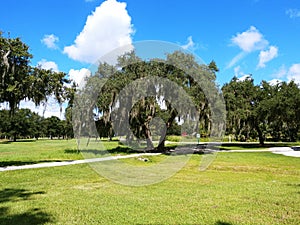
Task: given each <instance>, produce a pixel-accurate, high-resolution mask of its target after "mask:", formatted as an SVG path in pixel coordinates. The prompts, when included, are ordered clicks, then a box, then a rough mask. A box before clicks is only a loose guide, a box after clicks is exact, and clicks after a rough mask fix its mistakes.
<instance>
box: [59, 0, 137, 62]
mask: <svg viewBox="0 0 300 225" xmlns="http://www.w3.org/2000/svg"><path fill="white" fill-rule="evenodd" d="M133 32H134V31H133V25H132V24H131V17H130V16H129V14H128V12H127V10H126V3H123V2H122V3H121V2H118V1H116V0H107V1H105V2H103V3H102V4H101V5H100V6H98V7H97V8H96V9H95V11H94V12H93V13H92V14H91V15H89V16H88V17H87V20H86V23H85V26H84V28H83V30H82V31H81V32H80V34H79V35H78V36H77V37H76V39H75V41H74V44H73V45H70V46H66V47H65V48H64V53H65V54H67V55H68V56H69V57H70V58H72V59H74V60H77V61H81V62H87V63H94V62H96V61H97V60H99V58H100V57H101V56H103V55H105V54H106V53H109V52H110V51H112V50H114V49H116V48H118V47H121V46H125V45H128V48H127V49H126V50H127V51H128V50H130V49H131V44H132V39H131V35H132V34H133Z"/></svg>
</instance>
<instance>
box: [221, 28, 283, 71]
mask: <svg viewBox="0 0 300 225" xmlns="http://www.w3.org/2000/svg"><path fill="white" fill-rule="evenodd" d="M231 45H233V46H237V47H239V48H240V49H241V52H240V53H239V54H237V55H236V56H235V57H234V58H232V59H231V61H230V62H229V63H228V64H227V66H226V69H229V68H231V67H233V66H234V65H235V64H237V63H238V62H239V61H240V60H242V59H243V58H244V57H245V56H247V55H248V54H250V53H252V52H255V51H260V54H259V63H258V66H257V67H258V68H263V67H265V66H266V65H265V64H266V63H267V62H269V61H271V60H272V59H274V58H275V57H277V56H278V48H277V47H275V46H269V42H268V41H267V40H266V39H265V38H264V36H263V34H262V33H261V32H260V31H259V30H258V29H257V28H256V27H254V26H251V27H250V28H249V29H248V30H246V31H244V32H242V33H238V34H236V35H235V36H234V37H232V38H231ZM266 48H268V49H267V50H266Z"/></svg>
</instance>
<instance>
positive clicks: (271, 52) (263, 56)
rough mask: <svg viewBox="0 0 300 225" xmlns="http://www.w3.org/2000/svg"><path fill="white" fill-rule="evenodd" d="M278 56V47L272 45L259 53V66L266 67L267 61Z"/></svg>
mask: <svg viewBox="0 0 300 225" xmlns="http://www.w3.org/2000/svg"><path fill="white" fill-rule="evenodd" d="M277 56H278V48H277V47H275V46H270V47H269V49H268V50H266V51H260V53H259V62H258V65H257V67H258V68H264V67H266V63H267V62H269V61H271V60H272V59H274V58H276V57H277Z"/></svg>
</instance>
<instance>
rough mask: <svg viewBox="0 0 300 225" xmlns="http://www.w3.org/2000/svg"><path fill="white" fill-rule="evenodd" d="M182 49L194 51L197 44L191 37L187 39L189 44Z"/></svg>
mask: <svg viewBox="0 0 300 225" xmlns="http://www.w3.org/2000/svg"><path fill="white" fill-rule="evenodd" d="M181 47H182V48H183V49H185V50H193V49H194V48H195V42H194V41H193V37H192V36H189V37H188V38H187V44H185V45H181Z"/></svg>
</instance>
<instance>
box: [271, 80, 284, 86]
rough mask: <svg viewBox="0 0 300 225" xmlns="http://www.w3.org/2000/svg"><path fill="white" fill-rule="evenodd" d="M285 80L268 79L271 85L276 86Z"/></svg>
mask: <svg viewBox="0 0 300 225" xmlns="http://www.w3.org/2000/svg"><path fill="white" fill-rule="evenodd" d="M282 82H283V81H282V80H279V79H273V80H270V81H268V83H269V84H270V85H271V86H276V85H278V84H281V83H282Z"/></svg>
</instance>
